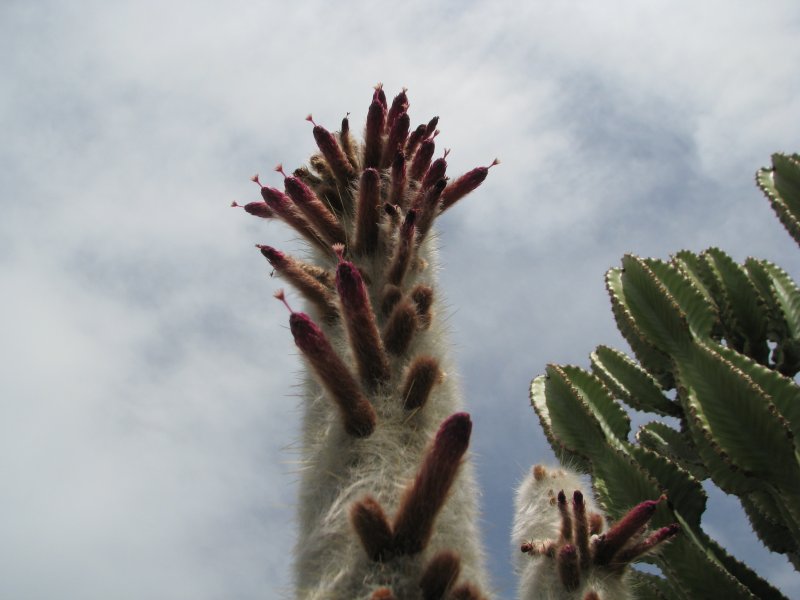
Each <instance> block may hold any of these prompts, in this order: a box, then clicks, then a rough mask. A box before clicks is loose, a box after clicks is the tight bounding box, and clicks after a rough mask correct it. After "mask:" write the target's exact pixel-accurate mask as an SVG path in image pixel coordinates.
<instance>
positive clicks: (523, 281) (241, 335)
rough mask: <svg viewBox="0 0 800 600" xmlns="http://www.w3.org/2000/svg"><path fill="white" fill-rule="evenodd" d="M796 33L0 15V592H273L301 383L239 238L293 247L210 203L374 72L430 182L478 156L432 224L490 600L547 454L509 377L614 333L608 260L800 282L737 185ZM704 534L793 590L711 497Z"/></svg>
mask: <svg viewBox="0 0 800 600" xmlns="http://www.w3.org/2000/svg"><path fill="white" fill-rule="evenodd" d="M798 40H800V5H798V4H797V3H796V2H795V1H794V0H786V1H779V0H775V1H770V2H766V3H750V2H739V1H730V0H728V1H723V0H712V1H707V2H703V3H697V2H689V1H684V0H680V1H673V2H667V1H653V2H647V3H643V2H636V1H633V0H630V1H628V0H613V1H608V2H602V3H600V2H589V1H586V2H560V3H555V2H542V1H539V0H536V1H531V2H527V3H520V2H506V1H502V0H500V1H498V0H495V1H492V2H483V1H472V2H439V3H431V2H424V1H421V0H408V1H406V2H403V3H397V2H380V1H374V0H373V1H369V2H367V1H363V2H360V1H349V0H344V1H342V2H338V3H329V2H321V1H309V2H302V3H299V2H298V3H282V2H273V1H269V0H268V1H265V2H244V1H240V0H230V1H228V2H225V3H222V2H210V1H201V0H195V1H193V2H188V1H183V0H176V1H167V2H163V1H160V2H154V1H152V0H139V1H136V2H134V1H131V0H118V1H111V2H109V1H100V0H76V1H74V2H69V3H67V2H56V1H48V0H38V1H22V0H4V1H3V2H2V3H1V4H0V56H2V59H1V60H0V65H1V66H0V69H2V77H1V78H0V132H2V144H0V164H2V165H3V168H2V169H0V190H2V191H0V202H2V213H3V216H2V219H0V281H2V286H3V287H2V289H3V293H2V295H0V331H2V337H3V343H2V344H0V364H2V365H3V367H2V370H1V371H0V474H2V480H3V485H2V491H0V597H3V598H19V599H50V598H57V597H64V596H65V594H66V595H67V596H68V597H70V598H80V599H81V600H93V599H100V598H115V599H119V600H127V599H143V598H147V599H150V598H152V599H158V600H160V599H165V600H167V599H168V600H173V599H174V600H179V599H193V600H212V599H222V598H225V599H237V600H238V599H241V600H245V599H247V600H249V599H256V598H258V599H264V598H270V599H271V598H286V597H289V595H290V592H289V590H290V587H289V586H290V573H291V567H290V552H291V547H292V543H293V518H294V512H295V508H294V493H295V490H296V483H297V475H296V465H295V464H294V460H295V455H296V445H297V439H298V433H299V421H300V410H299V408H298V406H299V401H298V397H297V389H296V384H297V381H298V380H299V377H300V374H299V372H300V368H301V365H300V362H299V358H298V356H297V352H296V350H295V348H294V344H293V343H292V340H291V335H290V333H289V331H288V328H287V318H286V314H285V310H284V309H282V308H281V307H280V306H279V305H278V303H277V302H275V300H274V299H273V298H272V293H273V292H274V291H275V289H277V288H278V287H280V285H281V284H280V282H279V281H276V280H272V279H270V278H269V269H268V268H267V265H266V263H265V261H264V260H263V258H262V257H261V256H260V255H259V254H258V252H256V251H255V250H254V249H253V244H255V243H269V244H270V245H272V246H275V247H278V248H282V249H286V250H289V251H291V250H293V249H297V248H298V246H297V244H296V242H295V241H294V239H293V238H294V236H293V235H292V234H291V232H289V230H288V229H286V228H285V227H283V226H281V225H280V224H277V223H265V222H264V221H261V220H258V219H254V218H248V215H246V214H244V213H243V212H241V211H234V210H232V209H230V208H229V205H230V203H231V201H232V200H236V201H239V202H241V203H243V202H247V201H252V200H256V199H258V190H257V188H256V187H255V186H254V185H253V184H252V183H251V182H250V181H249V180H248V178H249V176H250V175H252V174H253V173H254V172H261V173H262V174H263V175H264V179H265V180H266V181H267V182H268V183H270V184H272V185H275V184H277V183H278V182H279V178H278V176H277V175H276V174H270V173H271V168H272V167H273V166H274V165H275V164H276V163H278V162H282V163H283V164H284V165H286V166H287V167H291V168H294V167H296V166H299V165H301V164H302V163H303V162H304V161H305V159H306V158H307V156H308V155H309V154H310V153H311V152H312V151H313V150H314V144H313V138H312V136H311V132H310V127H309V125H308V123H306V122H305V121H304V118H305V116H306V115H307V114H308V113H309V112H312V113H313V114H314V117H315V120H316V121H317V122H318V123H320V124H323V125H326V126H327V127H329V128H330V129H335V128H337V126H338V123H339V122H340V120H341V118H342V116H343V115H344V114H345V113H346V112H350V113H351V123H353V127H354V129H355V130H357V131H358V130H359V129H360V125H358V124H360V123H362V122H363V118H364V116H365V114H366V109H367V107H368V104H369V100H370V95H371V91H372V86H374V85H375V84H376V83H377V82H379V81H380V82H383V83H384V84H385V87H386V90H387V93H388V94H389V95H390V96H392V95H394V94H395V93H396V92H397V91H399V90H400V88H401V87H404V86H405V87H407V88H408V94H409V98H410V102H411V107H410V114H411V117H412V123H418V122H424V121H427V120H428V119H429V118H430V117H432V116H433V115H439V116H440V117H441V120H440V123H439V127H440V129H441V135H440V137H439V138H438V140H439V146H440V147H447V148H451V149H452V152H451V154H450V155H449V157H448V162H449V165H450V166H449V172H450V173H451V174H459V173H461V172H464V171H466V170H468V169H470V168H472V167H474V166H477V165H486V164H488V163H489V162H490V161H491V160H492V159H493V158H495V157H499V158H500V159H501V160H502V164H501V165H500V166H498V167H497V168H494V169H492V171H491V174H490V176H489V178H488V179H487V181H486V182H485V184H484V185H483V186H482V187H481V188H480V189H479V190H478V191H477V192H475V193H474V194H473V195H472V196H470V197H469V199H468V200H465V201H464V202H463V203H462V204H461V205H460V206H459V207H458V209H457V210H453V211H449V212H448V213H447V215H446V216H445V217H443V218H442V219H441V220H440V221H439V224H440V240H441V253H440V258H441V264H442V273H441V286H442V289H443V292H444V295H445V296H446V299H447V306H448V308H447V313H448V314H447V315H446V318H447V319H448V324H449V327H450V329H451V336H452V339H453V342H454V354H455V359H456V363H457V364H458V365H459V369H460V375H459V379H460V382H461V385H462V387H463V389H464V392H465V402H466V405H467V409H468V410H469V412H470V413H471V415H472V418H473V422H474V430H473V431H474V433H473V438H472V446H471V448H472V455H473V458H474V460H475V462H476V465H477V469H478V470H477V472H478V478H479V481H480V484H481V487H482V490H483V495H482V498H481V503H482V512H483V517H482V519H483V520H482V528H483V531H484V535H485V539H486V543H487V550H488V554H489V559H490V567H491V570H492V576H493V584H494V586H495V591H496V593H497V597H498V598H503V599H510V598H513V597H514V595H515V594H514V589H515V580H514V576H513V573H512V570H511V566H510V564H511V561H510V555H511V548H510V544H509V541H508V540H509V530H510V525H511V506H512V500H513V491H514V488H515V486H516V485H517V483H518V482H519V480H520V479H521V477H522V474H523V473H524V472H526V470H527V469H528V468H530V465H532V464H534V463H537V462H546V463H548V462H549V463H552V461H553V457H552V453H551V452H550V450H549V447H548V445H547V443H546V441H545V439H544V437H543V435H542V433H541V430H540V428H539V424H538V419H537V418H536V416H535V414H534V413H533V411H532V409H531V408H530V406H529V401H528V386H529V382H530V380H531V378H533V377H534V376H536V375H538V374H540V373H542V372H543V370H544V368H545V365H546V364H548V363H551V362H552V363H562V364H563V363H571V364H578V365H581V366H584V367H587V366H588V355H589V353H590V352H591V351H592V350H593V349H594V348H595V346H597V345H598V344H601V343H603V344H609V345H612V346H615V347H619V348H623V349H624V348H626V346H625V344H624V342H623V341H622V339H621V338H620V336H619V334H618V333H617V332H616V328H615V326H614V320H613V317H612V315H611V311H610V310H609V308H610V306H609V302H608V298H607V295H606V292H605V290H604V285H603V275H604V273H605V271H606V270H607V269H608V268H610V267H612V266H616V265H618V264H619V259H620V258H621V256H622V255H623V254H624V253H626V252H634V253H636V254H639V255H642V256H656V257H660V258H667V257H668V256H669V255H670V253H674V252H676V251H677V250H679V249H682V248H688V249H691V250H694V251H700V250H702V249H704V248H706V247H709V246H719V247H721V248H723V249H725V250H726V251H727V252H729V253H730V254H731V255H732V256H733V257H734V258H735V259H736V260H738V261H741V260H744V258H746V257H747V256H750V255H752V256H757V257H761V258H767V259H770V260H772V261H774V262H776V263H778V264H780V265H782V266H783V267H784V268H785V269H787V270H788V271H789V272H790V273H791V274H792V275H793V276H795V278H798V277H800V251H798V248H797V247H796V246H795V245H794V243H793V242H792V241H791V240H790V238H789V236H788V235H787V234H786V233H785V232H784V231H783V229H782V228H781V226H780V224H779V223H778V221H777V219H775V218H774V216H773V214H772V212H771V210H770V209H769V206H768V203H767V202H766V201H765V200H764V198H763V197H762V196H761V194H760V192H759V191H758V190H757V189H756V188H755V186H754V184H753V174H754V172H755V170H756V169H757V168H758V167H760V166H763V165H766V164H768V161H769V156H770V154H771V153H772V152H775V151H785V152H792V151H795V152H796V151H798V150H800V148H798V141H800V119H798V118H797V115H798V113H799V112H800V77H798V75H797V69H796V67H797V64H798V63H799V62H800V42H798ZM268 174H269V175H268ZM451 375H455V374H451ZM704 526H705V527H706V529H707V531H708V532H709V533H710V534H711V535H712V536H713V537H715V538H716V539H717V540H718V541H719V542H721V543H722V544H723V545H725V546H726V547H727V548H728V549H729V550H730V551H731V552H732V553H733V554H734V555H736V556H737V557H739V558H741V559H743V560H745V561H746V562H748V563H749V564H750V565H751V566H753V567H755V568H756V569H757V570H759V572H760V573H761V574H762V575H763V576H765V577H766V578H767V579H769V580H770V581H771V582H772V583H773V584H775V585H777V586H779V587H780V588H781V589H782V590H783V591H784V592H785V593H786V594H787V596H789V597H794V598H800V577H798V575H797V574H796V573H795V572H794V571H793V570H792V569H791V568H790V567H789V566H788V563H787V562H786V561H785V560H784V559H783V558H782V557H781V556H778V555H773V554H770V553H769V552H767V551H766V550H763V549H762V548H761V547H760V544H759V543H758V542H757V541H756V539H755V537H754V536H753V535H752V534H751V533H750V532H749V531H748V527H747V524H746V523H745V522H744V521H743V520H742V517H741V511H739V510H738V508H737V501H736V500H735V499H731V498H727V497H725V496H724V495H722V494H719V493H716V494H712V496H711V499H710V501H709V509H708V511H707V515H706V519H705V520H704Z"/></svg>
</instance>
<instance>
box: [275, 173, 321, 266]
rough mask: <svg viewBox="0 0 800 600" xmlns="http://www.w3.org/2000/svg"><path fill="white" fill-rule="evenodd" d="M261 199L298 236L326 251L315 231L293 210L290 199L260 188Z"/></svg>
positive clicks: (278, 192)
mask: <svg viewBox="0 0 800 600" xmlns="http://www.w3.org/2000/svg"><path fill="white" fill-rule="evenodd" d="M261 197H262V198H264V201H265V202H266V203H267V206H268V207H269V208H270V210H272V212H274V213H275V214H276V215H278V216H279V217H280V218H281V219H282V220H283V221H285V222H286V223H287V224H288V225H290V226H291V227H292V228H294V229H295V231H297V233H299V234H300V235H302V236H303V237H304V238H306V239H307V240H308V241H309V242H311V243H313V244H314V245H315V246H317V247H318V248H321V249H323V250H325V251H326V252H327V251H328V246H327V244H326V243H325V242H324V241H323V240H322V238H321V237H320V234H319V233H318V232H317V230H316V229H314V227H313V226H312V225H311V224H310V223H309V222H308V221H307V220H306V219H305V217H303V215H301V214H300V213H299V212H298V210H297V209H296V208H295V206H294V203H293V202H292V200H291V198H289V196H287V195H286V194H284V193H283V192H281V191H280V190H277V189H275V188H273V187H266V186H262V187H261Z"/></svg>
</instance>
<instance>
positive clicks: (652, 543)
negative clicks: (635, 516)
mask: <svg viewBox="0 0 800 600" xmlns="http://www.w3.org/2000/svg"><path fill="white" fill-rule="evenodd" d="M680 530H681V526H680V525H678V524H677V523H673V524H672V525H667V526H666V527H662V528H660V529H657V530H656V531H654V532H653V533H651V534H650V535H649V536H647V538H645V539H644V540H642V541H641V542H639V543H638V544H636V545H634V546H631V547H630V548H625V549H623V550H621V551H620V552H619V554H617V555H616V556H615V557H614V562H619V563H622V564H627V563H629V562H631V561H633V560H635V559H637V558H639V557H640V556H642V555H644V554H647V553H648V552H650V551H651V550H653V549H655V547H656V546H658V545H659V544H661V543H662V542H665V541H667V540H669V539H670V538H672V537H674V536H676V535H677V534H678V532H680Z"/></svg>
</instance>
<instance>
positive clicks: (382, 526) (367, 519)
mask: <svg viewBox="0 0 800 600" xmlns="http://www.w3.org/2000/svg"><path fill="white" fill-rule="evenodd" d="M350 522H351V523H352V524H353V528H354V529H355V530H356V533H357V534H358V538H359V539H360V540H361V545H362V546H363V547H364V550H366V552H367V556H369V557H370V559H371V560H374V561H376V562H377V561H384V560H388V559H390V558H391V557H392V527H391V525H389V519H387V518H386V513H384V512H383V508H382V507H381V505H380V504H379V503H378V501H377V500H375V498H373V497H372V496H367V497H366V498H364V499H363V500H361V501H360V502H356V503H355V504H354V505H353V507H352V508H351V509H350Z"/></svg>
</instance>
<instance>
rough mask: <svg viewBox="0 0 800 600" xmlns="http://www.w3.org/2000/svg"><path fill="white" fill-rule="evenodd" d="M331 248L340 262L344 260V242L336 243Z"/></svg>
mask: <svg viewBox="0 0 800 600" xmlns="http://www.w3.org/2000/svg"><path fill="white" fill-rule="evenodd" d="M331 248H332V249H333V252H334V254H336V256H337V257H338V258H339V262H344V244H334V245H333V246H331Z"/></svg>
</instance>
